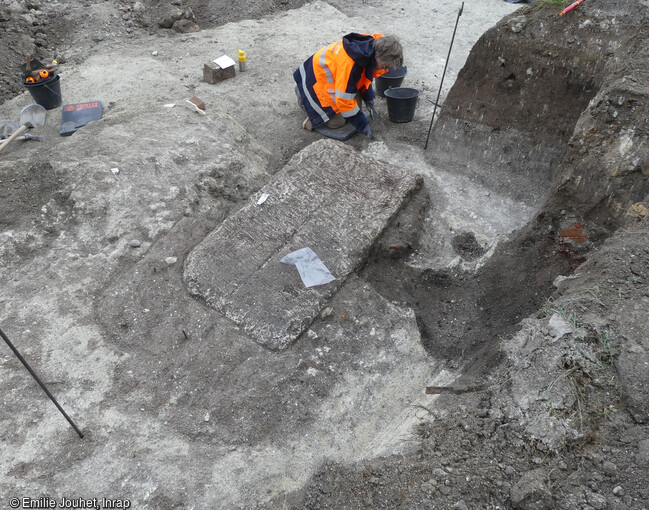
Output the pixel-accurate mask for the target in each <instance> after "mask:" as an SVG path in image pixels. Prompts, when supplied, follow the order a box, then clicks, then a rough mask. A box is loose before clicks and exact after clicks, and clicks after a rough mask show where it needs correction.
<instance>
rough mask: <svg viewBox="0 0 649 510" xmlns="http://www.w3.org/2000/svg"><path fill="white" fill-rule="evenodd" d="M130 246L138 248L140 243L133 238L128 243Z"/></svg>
mask: <svg viewBox="0 0 649 510" xmlns="http://www.w3.org/2000/svg"><path fill="white" fill-rule="evenodd" d="M128 244H129V246H130V247H131V248H139V247H140V246H142V243H141V242H140V241H139V240H138V239H133V240H132V241H131V242H130V243H128Z"/></svg>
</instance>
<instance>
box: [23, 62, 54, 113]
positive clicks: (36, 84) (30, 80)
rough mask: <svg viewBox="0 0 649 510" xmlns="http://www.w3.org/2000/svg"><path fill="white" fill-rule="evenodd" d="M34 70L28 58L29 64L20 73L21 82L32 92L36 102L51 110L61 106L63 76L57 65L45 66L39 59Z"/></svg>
mask: <svg viewBox="0 0 649 510" xmlns="http://www.w3.org/2000/svg"><path fill="white" fill-rule="evenodd" d="M31 63H32V64H33V63H36V65H34V66H33V67H34V68H35V69H33V70H32V65H30V61H29V60H28V64H27V66H25V68H24V69H23V72H22V73H21V74H20V82H21V83H22V86H23V87H25V88H26V89H27V90H28V91H29V93H30V94H31V96H32V98H33V99H34V102H35V103H37V104H39V105H41V106H42V107H43V108H45V109H46V110H51V109H53V108H56V107H57V106H61V103H62V102H63V97H62V96H61V77H60V76H59V73H58V70H57V66H56V65H48V66H43V65H42V64H40V62H38V61H31Z"/></svg>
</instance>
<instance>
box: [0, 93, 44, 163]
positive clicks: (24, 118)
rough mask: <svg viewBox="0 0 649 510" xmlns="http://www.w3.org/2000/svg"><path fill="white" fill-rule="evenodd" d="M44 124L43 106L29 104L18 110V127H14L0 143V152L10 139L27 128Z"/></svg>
mask: <svg viewBox="0 0 649 510" xmlns="http://www.w3.org/2000/svg"><path fill="white" fill-rule="evenodd" d="M44 125H45V108H43V107H42V106H41V105H39V104H29V105H27V106H25V107H24V108H23V109H22V111H21V112H20V127H19V128H18V129H16V130H15V131H14V132H13V133H12V134H11V136H10V137H9V138H7V139H6V140H5V141H4V142H2V144H0V152H1V151H2V149H4V148H5V147H6V146H7V145H9V144H10V143H11V142H12V140H15V139H16V138H17V137H19V136H20V135H22V134H23V133H24V132H25V131H27V129H28V128H33V127H42V126H44Z"/></svg>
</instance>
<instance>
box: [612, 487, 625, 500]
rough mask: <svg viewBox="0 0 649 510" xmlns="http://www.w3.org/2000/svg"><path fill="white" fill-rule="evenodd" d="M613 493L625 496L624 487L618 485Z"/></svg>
mask: <svg viewBox="0 0 649 510" xmlns="http://www.w3.org/2000/svg"><path fill="white" fill-rule="evenodd" d="M613 494H615V495H616V496H619V497H622V496H624V489H623V488H622V486H621V485H618V486H617V487H615V488H614V489H613Z"/></svg>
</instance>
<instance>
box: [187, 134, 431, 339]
mask: <svg viewBox="0 0 649 510" xmlns="http://www.w3.org/2000/svg"><path fill="white" fill-rule="evenodd" d="M420 185H421V179H420V178H418V177H417V176H415V175H412V173H410V172H407V171H405V170H403V169H400V168H397V167H395V166H392V165H389V164H386V163H381V162H378V161H376V160H374V159H371V158H369V157H367V156H364V155H363V154H361V153H359V152H357V151H355V150H354V149H353V148H350V147H348V146H346V145H343V144H341V143H337V142H333V141H330V140H322V141H318V142H316V143H314V144H312V145H311V146H309V147H307V148H306V149H305V150H304V151H302V152H301V153H299V154H298V155H297V156H296V157H294V158H293V159H292V160H291V161H290V162H289V163H288V165H287V166H286V167H285V168H284V169H283V170H282V171H281V172H279V173H278V174H276V175H275V177H274V178H273V180H272V181H271V182H269V183H268V184H267V185H266V186H265V187H264V188H262V189H261V190H260V191H259V192H258V193H257V194H256V195H254V196H253V197H251V199H250V200H249V201H248V202H247V203H246V205H245V206H244V207H242V208H241V209H240V210H239V211H238V212H237V213H236V214H234V215H233V216H231V217H229V218H228V219H227V220H226V221H224V222H223V224H221V225H220V226H219V227H218V228H217V229H216V230H215V231H214V232H212V233H211V234H210V235H208V236H207V237H206V238H205V239H204V240H203V241H202V242H201V243H199V244H198V245H197V246H196V247H195V248H194V250H193V251H192V252H191V253H190V254H189V256H188V257H187V260H186V262H185V268H184V280H185V282H186V284H187V287H188V290H189V291H190V293H191V294H193V295H194V296H196V297H198V298H200V299H202V300H204V301H205V302H206V303H207V304H209V305H210V306H212V307H213V308H215V309H217V310H220V311H222V312H223V313H225V314H226V316H227V317H229V318H230V319H232V320H233V321H234V322H235V323H237V324H238V325H240V326H242V327H243V329H244V330H245V331H246V333H248V335H250V336H251V337H252V338H253V339H254V340H255V341H257V342H258V343H259V344H261V345H264V346H266V347H268V348H270V349H275V350H281V349H285V348H286V347H287V346H289V345H290V344H291V343H292V342H293V341H294V340H295V339H296V338H297V337H299V336H300V334H301V333H302V332H303V331H304V330H305V329H306V328H307V327H308V326H309V325H310V324H311V322H312V321H313V319H314V318H315V317H316V316H317V314H318V313H320V311H321V310H322V308H324V306H325V304H326V302H327V301H328V299H329V298H331V296H332V295H333V294H334V293H335V292H336V290H337V289H338V288H339V287H340V285H341V284H342V283H343V282H344V281H345V279H346V278H347V277H348V276H349V274H350V273H352V272H353V271H354V270H355V269H357V268H358V267H359V266H360V264H361V263H362V262H363V260H364V259H365V257H366V256H367V254H368V253H369V251H370V250H371V248H372V246H373V245H374V243H375V241H376V240H377V238H378V237H379V236H380V234H381V233H382V232H383V230H384V229H385V228H386V226H387V225H388V224H389V221H390V219H391V218H392V217H394V216H395V215H396V213H397V212H398V211H399V210H400V209H401V208H402V207H403V206H404V204H405V202H406V201H407V199H408V197H409V196H410V194H411V193H412V192H413V191H414V190H415V189H417V187H418V186H420ZM264 194H267V195H268V198H267V199H266V200H265V201H264V202H263V203H261V204H258V202H259V201H260V200H259V198H260V197H261V196H262V195H264ZM306 247H308V248H311V249H312V250H313V251H314V252H315V253H316V255H317V256H318V257H319V258H320V260H321V261H322V262H323V263H324V265H325V266H326V267H327V268H328V269H329V270H330V271H331V273H332V274H333V275H334V276H335V277H336V280H334V281H333V282H331V283H328V284H326V285H321V286H317V287H311V288H306V287H305V286H304V284H303V283H302V281H301V279H300V277H299V275H298V272H297V271H296V269H295V267H293V266H291V265H286V264H281V263H280V259H281V258H282V257H284V256H285V255H287V254H289V253H291V252H293V251H296V250H299V249H301V248H306Z"/></svg>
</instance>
